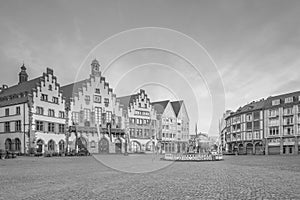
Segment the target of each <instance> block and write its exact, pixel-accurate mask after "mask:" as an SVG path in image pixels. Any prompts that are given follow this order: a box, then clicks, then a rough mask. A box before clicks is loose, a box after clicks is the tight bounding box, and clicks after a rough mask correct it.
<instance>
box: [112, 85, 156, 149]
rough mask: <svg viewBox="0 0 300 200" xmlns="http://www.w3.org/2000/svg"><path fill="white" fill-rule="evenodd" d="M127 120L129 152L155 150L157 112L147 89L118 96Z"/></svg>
mask: <svg viewBox="0 0 300 200" xmlns="http://www.w3.org/2000/svg"><path fill="white" fill-rule="evenodd" d="M117 101H118V102H119V103H120V105H121V106H122V108H123V111H124V118H125V120H126V131H127V134H128V136H129V146H128V147H129V148H128V150H129V152H153V151H154V150H155V149H154V147H155V146H156V141H157V140H156V133H157V127H156V126H157V123H156V112H155V110H154V109H153V107H152V105H151V103H150V99H149V98H148V96H147V94H146V93H145V90H140V91H139V92H138V93H137V94H132V95H128V96H123V97H118V98H117Z"/></svg>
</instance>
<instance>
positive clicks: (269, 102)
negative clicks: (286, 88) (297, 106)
mask: <svg viewBox="0 0 300 200" xmlns="http://www.w3.org/2000/svg"><path fill="white" fill-rule="evenodd" d="M299 96H300V91H296V92H291V93H287V94H281V95H277V96H271V97H268V98H267V99H266V105H265V107H271V106H272V101H273V100H276V99H280V105H282V104H284V101H285V98H287V97H293V98H294V102H297V101H298V102H299V101H300V99H299Z"/></svg>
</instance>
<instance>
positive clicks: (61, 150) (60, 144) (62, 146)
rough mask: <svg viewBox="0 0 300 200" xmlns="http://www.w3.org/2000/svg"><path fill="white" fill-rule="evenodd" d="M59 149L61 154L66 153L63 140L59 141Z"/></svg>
mask: <svg viewBox="0 0 300 200" xmlns="http://www.w3.org/2000/svg"><path fill="white" fill-rule="evenodd" d="M58 148H59V152H64V151H65V142H64V141H63V140H61V141H59V143H58Z"/></svg>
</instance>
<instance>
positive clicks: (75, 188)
mask: <svg viewBox="0 0 300 200" xmlns="http://www.w3.org/2000/svg"><path fill="white" fill-rule="evenodd" d="M142 156H150V155H142ZM113 158H114V157H112V159H113ZM145 160H147V159H141V162H144V161H145ZM145 162H146V161H145ZM161 162H167V161H161ZM0 199H4V200H8V199H10V200H13V199H122V200H123V199H300V156H227V157H225V160H224V161H219V162H175V163H173V164H171V165H169V166H167V167H165V168H162V169H160V170H156V171H154V172H150V173H139V174H135V173H124V172H120V171H117V170H113V169H111V168H109V167H107V166H105V165H102V164H101V163H100V162H98V161H97V160H96V159H94V158H93V157H92V156H90V157H52V158H32V157H19V158H17V159H10V160H0Z"/></svg>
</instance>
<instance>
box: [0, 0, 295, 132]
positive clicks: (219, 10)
mask: <svg viewBox="0 0 300 200" xmlns="http://www.w3.org/2000/svg"><path fill="white" fill-rule="evenodd" d="M147 27H157V28H162V29H161V30H160V31H158V32H157V29H155V30H152V29H148V28H147ZM128 30H132V31H129V32H128ZM136 30H137V31H136ZM140 30H142V32H141V31H140ZM128 33H130V34H129V35H126V34H128ZM0 36H1V37H0V69H1V70H0V84H1V85H2V84H7V85H14V84H16V83H17V78H18V77H17V74H18V72H19V70H20V66H21V65H22V63H23V62H24V63H25V66H26V67H27V71H28V74H29V77H30V78H34V77H37V76H40V75H41V74H42V73H43V72H45V68H46V67H50V68H52V69H54V73H55V74H56V75H57V76H58V81H59V82H60V84H61V85H65V84H68V83H71V82H74V81H77V80H81V79H83V78H87V77H88V76H89V73H90V66H89V64H90V63H91V60H92V59H93V58H97V59H98V60H99V62H100V64H101V67H102V70H103V74H104V75H105V77H106V80H107V81H108V82H109V83H110V86H111V87H112V88H113V89H114V91H115V92H116V94H117V96H123V95H127V94H129V93H133V92H136V91H138V90H139V89H141V88H143V89H145V90H146V93H148V94H149V97H150V98H151V101H157V100H163V99H171V100H178V99H183V100H184V101H185V103H186V107H187V110H188V113H189V117H190V130H191V133H193V132H194V130H195V124H196V123H197V126H198V131H201V132H206V133H207V132H208V133H209V134H210V135H216V134H218V119H219V118H220V117H221V114H222V112H224V110H225V109H226V110H227V109H232V110H236V109H237V108H238V107H239V106H242V105H244V104H246V103H249V102H251V101H253V100H259V99H261V98H267V97H268V96H271V95H272V96H273V95H277V94H282V93H286V92H292V91H296V90H299V88H300V79H299V75H300V68H299V66H300V56H299V55H300V1H297V0H288V1H280V0H247V1H243V0H239V1H238V0H234V1H233V0H226V1H223V0H220V1H215V0H210V1H198V0H197V1H196V0H195V1H192V0H190V1H176V0H172V1H171V0H170V1H168V0H164V1H155V0H152V1H143V0H137V1H128V0H120V1H116V0H115V1H114V0H110V1H109V0H107V1H96V0H95V1H77V0H73V1H69V0H61V1H37V0H35V1H33V0H27V1H15V0H10V1H4V0H2V1H0ZM114 36H115V37H114ZM192 40H193V41H194V42H191V41H192ZM145 41H146V42H145ZM197 44H200V45H201V48H199V46H198V47H197ZM151 45H153V47H155V48H150V49H149V48H145V47H149V46H151ZM139 47H140V49H138V50H137V49H135V48H139ZM171 50H174V52H175V53H174V52H172V51H171ZM184 58H187V59H184ZM190 61H191V62H190ZM197 70H198V71H200V73H198V71H197ZM210 70H213V71H210ZM216 72H217V73H216ZM216 83H221V84H222V88H221V87H220V85H218V84H216ZM223 96H224V101H223V100H222V98H223Z"/></svg>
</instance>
